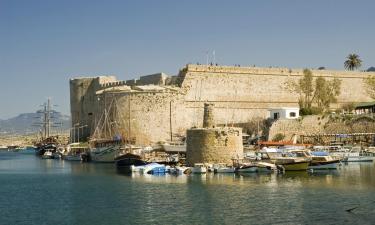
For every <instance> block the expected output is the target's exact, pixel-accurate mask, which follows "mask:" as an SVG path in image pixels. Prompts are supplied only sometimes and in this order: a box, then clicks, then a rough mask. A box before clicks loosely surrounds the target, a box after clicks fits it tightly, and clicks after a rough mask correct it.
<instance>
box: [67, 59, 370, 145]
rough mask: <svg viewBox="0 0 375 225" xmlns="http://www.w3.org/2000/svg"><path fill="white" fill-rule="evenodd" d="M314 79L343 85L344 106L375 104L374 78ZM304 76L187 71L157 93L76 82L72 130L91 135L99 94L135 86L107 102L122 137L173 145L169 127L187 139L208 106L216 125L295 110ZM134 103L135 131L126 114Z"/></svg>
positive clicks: (105, 80) (278, 71) (295, 72)
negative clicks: (115, 110) (370, 82)
mask: <svg viewBox="0 0 375 225" xmlns="http://www.w3.org/2000/svg"><path fill="white" fill-rule="evenodd" d="M312 73H313V75H314V76H324V77H326V78H333V77H337V78H339V79H341V80H342V89H341V95H340V96H339V97H338V101H339V104H343V103H346V102H365V101H370V100H371V99H370V98H369V97H368V95H367V93H366V92H365V89H364V87H363V78H365V77H367V76H368V75H375V73H370V72H347V71H329V70H312ZM302 75H303V70H301V69H288V68H257V67H229V66H202V65H187V66H186V67H185V68H183V69H182V70H181V72H180V74H179V75H178V77H174V78H173V82H171V78H168V79H166V80H165V82H166V83H168V84H171V85H170V86H164V87H165V90H163V91H158V92H156V91H152V90H142V89H139V88H136V87H134V85H136V83H137V82H139V80H133V81H134V83H132V82H130V81H126V82H123V81H117V80H116V78H114V77H97V78H78V79H72V80H71V81H70V88H71V112H72V124H76V123H78V122H79V123H80V124H87V125H89V126H90V129H88V131H90V134H92V132H93V124H94V121H95V118H98V116H100V114H101V113H102V112H103V108H104V104H102V103H103V101H102V98H101V96H97V95H96V92H97V91H98V90H102V89H105V88H107V87H115V86H121V85H127V86H132V91H129V90H127V91H123V92H116V94H114V93H110V92H108V93H107V94H106V95H107V97H108V98H111V96H112V97H113V96H116V98H118V99H117V105H118V107H119V111H121V112H122V114H123V115H122V116H121V117H120V116H118V118H116V119H115V120H117V122H119V123H120V124H121V126H120V128H121V129H122V131H121V132H122V133H123V135H124V136H125V137H126V135H129V134H128V133H129V127H130V133H131V135H130V136H132V138H135V139H136V140H137V142H138V143H145V144H149V143H150V142H157V141H163V140H169V138H170V133H171V131H170V127H172V133H173V134H180V135H184V134H185V132H186V129H188V128H191V127H201V126H202V120H201V118H203V112H204V110H203V105H204V103H213V104H215V123H216V124H232V123H246V122H248V121H250V120H251V119H253V118H255V117H260V118H266V117H267V116H268V109H270V108H275V107H296V106H298V95H297V94H295V93H290V92H289V91H287V90H286V88H285V83H287V82H289V81H291V80H292V81H297V80H298V79H299V78H301V76H302ZM150 82H151V81H150ZM129 95H130V96H131V97H130V98H129V97H128V96H129ZM129 99H130V107H131V110H130V125H129V122H128V121H129V116H127V113H126V112H128V109H127V108H128V107H129V103H128V100H129ZM334 106H335V105H334ZM126 121H127V122H126ZM170 121H172V126H170ZM85 135H88V134H85Z"/></svg>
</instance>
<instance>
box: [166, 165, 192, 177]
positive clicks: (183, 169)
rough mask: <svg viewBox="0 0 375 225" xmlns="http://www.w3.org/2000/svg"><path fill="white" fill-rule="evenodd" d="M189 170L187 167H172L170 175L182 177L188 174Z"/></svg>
mask: <svg viewBox="0 0 375 225" xmlns="http://www.w3.org/2000/svg"><path fill="white" fill-rule="evenodd" d="M188 170H189V167H186V166H176V167H171V168H170V169H169V173H170V174H174V175H182V174H186V173H187V172H188Z"/></svg>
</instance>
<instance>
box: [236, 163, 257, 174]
mask: <svg viewBox="0 0 375 225" xmlns="http://www.w3.org/2000/svg"><path fill="white" fill-rule="evenodd" d="M236 172H237V173H256V172H258V166H256V165H254V164H248V165H247V164H244V165H242V166H240V167H237V168H236Z"/></svg>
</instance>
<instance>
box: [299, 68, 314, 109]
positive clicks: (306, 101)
mask: <svg viewBox="0 0 375 225" xmlns="http://www.w3.org/2000/svg"><path fill="white" fill-rule="evenodd" d="M297 89H299V91H300V99H299V103H300V107H301V108H311V103H312V98H313V93H314V87H313V75H312V72H311V70H309V69H304V70H303V77H302V78H301V79H300V80H299V81H298V88H297Z"/></svg>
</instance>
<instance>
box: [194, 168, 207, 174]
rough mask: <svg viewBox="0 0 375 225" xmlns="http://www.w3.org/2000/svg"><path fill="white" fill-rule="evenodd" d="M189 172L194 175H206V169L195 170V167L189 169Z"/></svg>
mask: <svg viewBox="0 0 375 225" xmlns="http://www.w3.org/2000/svg"><path fill="white" fill-rule="evenodd" d="M191 172H192V173H195V174H203V173H207V169H206V168H196V167H193V168H192V169H191Z"/></svg>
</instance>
